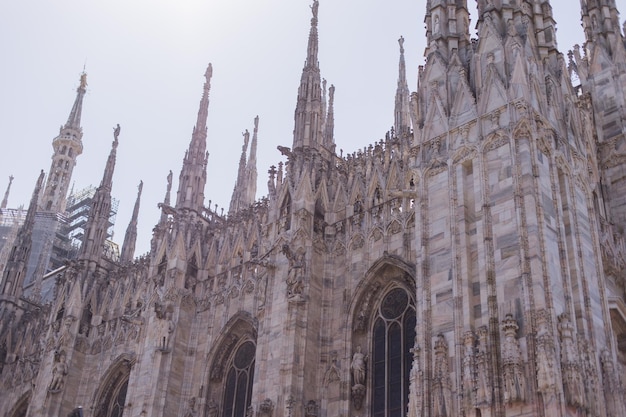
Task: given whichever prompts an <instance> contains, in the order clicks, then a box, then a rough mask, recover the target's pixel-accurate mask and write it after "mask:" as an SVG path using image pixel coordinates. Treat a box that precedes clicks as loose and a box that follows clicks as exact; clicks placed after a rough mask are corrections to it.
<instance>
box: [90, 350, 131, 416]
mask: <svg viewBox="0 0 626 417" xmlns="http://www.w3.org/2000/svg"><path fill="white" fill-rule="evenodd" d="M129 377H130V364H129V363H128V362H127V361H125V362H124V364H122V365H121V366H119V367H118V368H117V369H116V370H115V371H114V372H113V374H112V375H111V377H110V378H107V380H108V381H107V383H106V384H105V385H104V386H103V388H102V391H101V392H100V395H99V400H98V403H97V405H96V407H95V412H94V416H95V417H122V414H123V413H124V405H125V404H126V393H127V391H128V380H129Z"/></svg>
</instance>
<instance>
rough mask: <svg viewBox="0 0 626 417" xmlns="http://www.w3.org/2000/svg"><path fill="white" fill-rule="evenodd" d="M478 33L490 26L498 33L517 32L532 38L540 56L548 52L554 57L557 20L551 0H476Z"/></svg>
mask: <svg viewBox="0 0 626 417" xmlns="http://www.w3.org/2000/svg"><path fill="white" fill-rule="evenodd" d="M478 16H479V20H478V25H477V27H478V33H479V37H480V34H481V33H484V32H483V27H484V26H489V27H490V28H492V29H494V30H495V31H499V32H500V35H501V36H502V37H503V38H504V37H505V36H507V35H508V36H511V35H512V34H517V33H519V34H520V35H521V36H522V37H523V38H527V37H532V38H534V44H535V45H536V47H537V49H538V52H539V56H540V57H541V59H543V58H545V57H547V56H548V55H550V56H552V57H553V58H556V56H557V54H558V51H557V49H556V48H557V42H556V22H555V20H554V16H553V13H552V5H551V4H550V0H523V1H521V2H517V1H515V0H500V1H495V0H479V1H478Z"/></svg>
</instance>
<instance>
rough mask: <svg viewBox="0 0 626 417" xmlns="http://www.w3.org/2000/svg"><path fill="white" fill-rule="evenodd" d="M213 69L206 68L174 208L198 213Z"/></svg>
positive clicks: (204, 168) (200, 205) (201, 198)
mask: <svg viewBox="0 0 626 417" xmlns="http://www.w3.org/2000/svg"><path fill="white" fill-rule="evenodd" d="M212 75H213V67H212V65H211V64H209V66H208V67H207V70H206V72H205V73H204V77H205V79H206V81H205V83H204V91H203V93H202V100H201V101H200V109H199V110H198V120H197V121H196V125H195V126H194V128H193V134H192V136H191V143H190V144H189V149H188V150H187V152H186V153H185V157H184V159H183V168H182V169H181V171H180V177H179V183H178V194H177V197H176V208H187V209H191V210H194V211H200V210H201V209H202V207H203V206H204V186H205V184H206V166H207V160H208V158H209V154H208V152H207V151H206V138H207V126H206V121H207V116H208V114H209V91H210V90H211V77H212Z"/></svg>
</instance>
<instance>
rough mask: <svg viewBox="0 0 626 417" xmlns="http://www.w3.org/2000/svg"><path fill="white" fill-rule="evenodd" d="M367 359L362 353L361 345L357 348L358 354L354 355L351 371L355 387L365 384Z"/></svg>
mask: <svg viewBox="0 0 626 417" xmlns="http://www.w3.org/2000/svg"><path fill="white" fill-rule="evenodd" d="M366 360H367V357H366V356H365V354H363V352H361V345H358V346H357V347H356V352H354V354H353V355H352V363H351V365H350V369H351V371H352V379H353V381H354V384H355V385H364V384H365V361H366Z"/></svg>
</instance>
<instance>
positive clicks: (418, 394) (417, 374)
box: [409, 336, 424, 416]
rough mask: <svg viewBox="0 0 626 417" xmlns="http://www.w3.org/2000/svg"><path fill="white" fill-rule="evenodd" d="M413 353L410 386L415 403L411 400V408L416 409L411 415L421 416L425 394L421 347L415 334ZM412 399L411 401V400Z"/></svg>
mask: <svg viewBox="0 0 626 417" xmlns="http://www.w3.org/2000/svg"><path fill="white" fill-rule="evenodd" d="M411 353H412V354H413V365H412V366H411V373H410V374H409V379H410V386H409V390H410V393H411V397H410V398H411V400H412V399H414V400H415V403H414V404H412V403H410V402H409V408H410V409H412V410H414V412H413V413H411V412H409V415H412V416H421V415H422V409H423V408H424V407H423V395H422V388H423V387H422V376H423V373H422V370H421V368H420V353H421V349H420V347H419V345H418V343H417V336H415V342H414V345H413V347H412V348H411ZM411 400H410V401H411Z"/></svg>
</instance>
